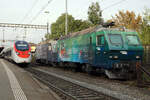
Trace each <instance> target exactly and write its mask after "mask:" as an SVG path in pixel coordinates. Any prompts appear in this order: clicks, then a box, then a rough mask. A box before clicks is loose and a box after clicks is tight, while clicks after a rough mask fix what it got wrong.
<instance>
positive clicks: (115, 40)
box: [108, 34, 123, 45]
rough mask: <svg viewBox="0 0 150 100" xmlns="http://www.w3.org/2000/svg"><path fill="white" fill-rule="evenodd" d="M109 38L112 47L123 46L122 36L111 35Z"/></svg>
mask: <svg viewBox="0 0 150 100" xmlns="http://www.w3.org/2000/svg"><path fill="white" fill-rule="evenodd" d="M108 37H109V40H110V43H111V44H112V45H122V44H123V40H122V36H121V35H120V34H109V35H108Z"/></svg>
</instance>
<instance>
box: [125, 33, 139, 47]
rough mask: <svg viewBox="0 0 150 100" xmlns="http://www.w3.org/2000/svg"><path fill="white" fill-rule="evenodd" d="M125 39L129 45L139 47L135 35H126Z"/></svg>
mask: <svg viewBox="0 0 150 100" xmlns="http://www.w3.org/2000/svg"><path fill="white" fill-rule="evenodd" d="M126 38H127V41H128V44H129V45H140V42H139V38H138V37H137V35H126Z"/></svg>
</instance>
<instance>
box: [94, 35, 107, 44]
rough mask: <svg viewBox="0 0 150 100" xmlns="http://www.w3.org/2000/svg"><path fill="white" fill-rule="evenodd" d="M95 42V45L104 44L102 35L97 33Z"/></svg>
mask: <svg viewBox="0 0 150 100" xmlns="http://www.w3.org/2000/svg"><path fill="white" fill-rule="evenodd" d="M96 44H97V46H99V45H104V44H105V38H104V35H98V36H97V37H96Z"/></svg>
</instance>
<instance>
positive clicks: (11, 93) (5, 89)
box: [0, 59, 56, 100]
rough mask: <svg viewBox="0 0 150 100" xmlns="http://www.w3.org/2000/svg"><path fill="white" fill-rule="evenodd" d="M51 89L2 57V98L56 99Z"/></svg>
mask: <svg viewBox="0 0 150 100" xmlns="http://www.w3.org/2000/svg"><path fill="white" fill-rule="evenodd" d="M49 91H50V90H49V89H48V88H47V87H46V86H44V85H43V84H41V83H39V82H38V81H37V80H35V79H33V78H32V77H31V75H30V74H29V73H28V72H26V71H24V70H23V69H22V68H19V67H18V66H16V65H15V64H12V63H10V62H8V61H5V60H2V59H0V100H56V99H55V98H54V96H53V95H52V94H51V93H50V92H49Z"/></svg>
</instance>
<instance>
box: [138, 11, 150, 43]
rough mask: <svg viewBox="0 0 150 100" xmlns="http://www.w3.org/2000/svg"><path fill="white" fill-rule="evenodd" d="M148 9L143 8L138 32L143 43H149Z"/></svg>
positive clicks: (149, 15)
mask: <svg viewBox="0 0 150 100" xmlns="http://www.w3.org/2000/svg"><path fill="white" fill-rule="evenodd" d="M149 22H150V9H148V8H145V12H144V17H143V22H142V25H141V32H140V34H139V36H140V38H141V40H142V43H143V44H150V24H149Z"/></svg>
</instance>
